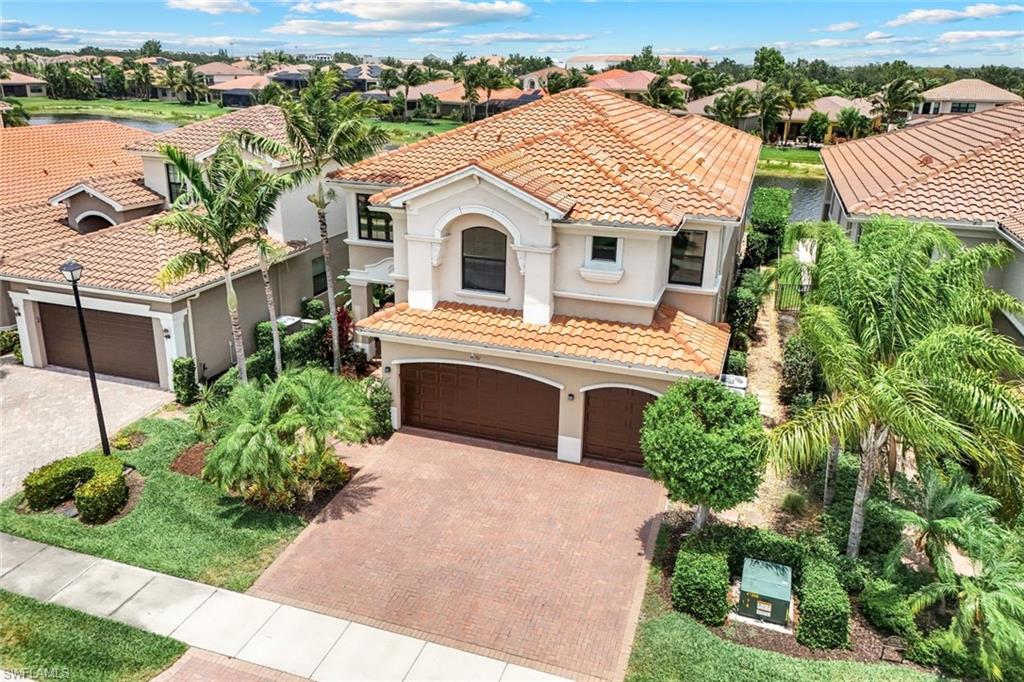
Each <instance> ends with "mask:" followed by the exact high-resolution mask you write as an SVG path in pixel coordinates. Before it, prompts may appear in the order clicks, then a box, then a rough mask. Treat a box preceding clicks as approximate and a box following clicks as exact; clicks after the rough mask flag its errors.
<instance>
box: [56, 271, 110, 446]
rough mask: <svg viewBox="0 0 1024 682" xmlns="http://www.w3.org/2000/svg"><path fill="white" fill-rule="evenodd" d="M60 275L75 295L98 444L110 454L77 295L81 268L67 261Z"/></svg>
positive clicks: (94, 371) (90, 353)
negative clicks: (97, 429)
mask: <svg viewBox="0 0 1024 682" xmlns="http://www.w3.org/2000/svg"><path fill="white" fill-rule="evenodd" d="M60 274H62V275H63V276H64V279H66V280H67V281H68V282H69V283H70V284H71V290H72V291H73V292H74V294H75V309H76V310H77V311H78V326H79V328H80V329H81V330H82V346H83V347H84V348H85V364H86V366H87V367H88V368H89V383H90V384H91V385H92V401H93V403H94V404H95V405H96V423H97V424H98V425H99V427H100V444H101V445H102V446H103V454H104V455H109V454H110V443H109V442H108V441H107V427H106V426H104V425H103V406H102V405H100V389H99V387H98V386H97V385H96V370H95V369H94V368H93V365H92V351H91V350H90V349H89V334H88V332H86V330H85V313H84V312H83V311H82V298H81V297H80V296H79V295H78V281H79V280H80V279H82V266H81V265H79V264H78V263H76V262H75V261H73V260H69V261H67V262H66V263H64V265H62V266H60Z"/></svg>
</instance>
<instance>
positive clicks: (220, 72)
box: [196, 62, 254, 76]
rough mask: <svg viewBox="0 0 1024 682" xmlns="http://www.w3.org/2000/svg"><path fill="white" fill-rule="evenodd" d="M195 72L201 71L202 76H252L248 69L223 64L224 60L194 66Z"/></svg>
mask: <svg viewBox="0 0 1024 682" xmlns="http://www.w3.org/2000/svg"><path fill="white" fill-rule="evenodd" d="M196 73H201V74H203V75H204V76H252V75H254V74H253V72H252V71H250V70H249V69H243V68H241V67H238V66H234V65H233V64H225V63H224V62H210V63H209V64H203V65H202V66H197V67H196Z"/></svg>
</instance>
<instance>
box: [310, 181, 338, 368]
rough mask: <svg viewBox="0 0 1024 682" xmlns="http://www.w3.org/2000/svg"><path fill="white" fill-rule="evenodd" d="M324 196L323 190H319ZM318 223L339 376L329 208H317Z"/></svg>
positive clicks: (333, 364)
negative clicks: (328, 237)
mask: <svg viewBox="0 0 1024 682" xmlns="http://www.w3.org/2000/svg"><path fill="white" fill-rule="evenodd" d="M317 194H318V195H322V194H323V191H322V189H318V192H317ZM316 221H317V223H319V225H320V250H321V252H322V253H323V256H324V275H325V276H326V277H327V310H328V311H329V312H330V315H331V367H332V368H333V369H334V373H335V374H337V373H338V372H339V371H340V370H341V340H340V339H339V338H338V303H337V302H336V301H335V300H334V273H333V272H332V271H331V245H330V243H329V242H328V241H327V207H326V206H324V205H323V203H320V204H318V205H317V207H316Z"/></svg>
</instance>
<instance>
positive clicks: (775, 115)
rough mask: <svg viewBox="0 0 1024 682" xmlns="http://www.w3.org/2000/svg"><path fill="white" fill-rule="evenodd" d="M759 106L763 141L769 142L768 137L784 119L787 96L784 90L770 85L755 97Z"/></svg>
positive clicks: (758, 112) (772, 84)
mask: <svg viewBox="0 0 1024 682" xmlns="http://www.w3.org/2000/svg"><path fill="white" fill-rule="evenodd" d="M755 101H756V104H757V120H758V125H759V126H760V128H761V140H762V141H763V142H767V141H768V137H769V136H770V135H771V133H772V131H774V130H775V126H776V124H778V122H779V119H780V118H781V117H782V111H783V109H784V108H785V103H786V100H785V96H784V95H783V92H782V90H780V89H779V87H778V86H776V85H775V84H774V83H769V84H767V85H765V86H764V87H763V88H761V90H760V92H758V93H757V95H756V96H755Z"/></svg>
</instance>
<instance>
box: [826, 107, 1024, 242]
mask: <svg viewBox="0 0 1024 682" xmlns="http://www.w3.org/2000/svg"><path fill="white" fill-rule="evenodd" d="M821 156H822V159H823V160H824V162H825V168H826V170H827V172H828V175H829V178H830V179H831V180H832V183H833V185H834V186H835V188H836V192H837V193H838V194H839V197H840V199H841V200H842V202H843V206H844V207H845V209H846V211H847V213H849V214H851V215H877V214H882V213H886V214H889V215H895V216H902V217H907V218H927V219H931V220H966V221H974V220H980V221H989V222H995V221H998V220H1001V219H1002V218H1003V217H1004V216H1007V215H1014V214H1016V213H1018V212H1019V211H1020V210H1021V206H1022V201H1024V199H1022V197H1024V104H1008V105H1006V106H1002V107H997V108H995V109H989V110H987V111H981V112H978V113H976V114H966V115H963V116H943V117H940V118H938V119H935V120H933V121H928V122H926V123H921V124H919V125H916V126H912V127H909V128H904V129H903V130H897V131H894V132H891V133H886V134H884V135H874V136H872V137H865V138H862V139H860V140H851V141H850V142H844V143H843V144H839V145H833V146H830V147H825V148H824V149H823V150H822V153H821Z"/></svg>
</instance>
